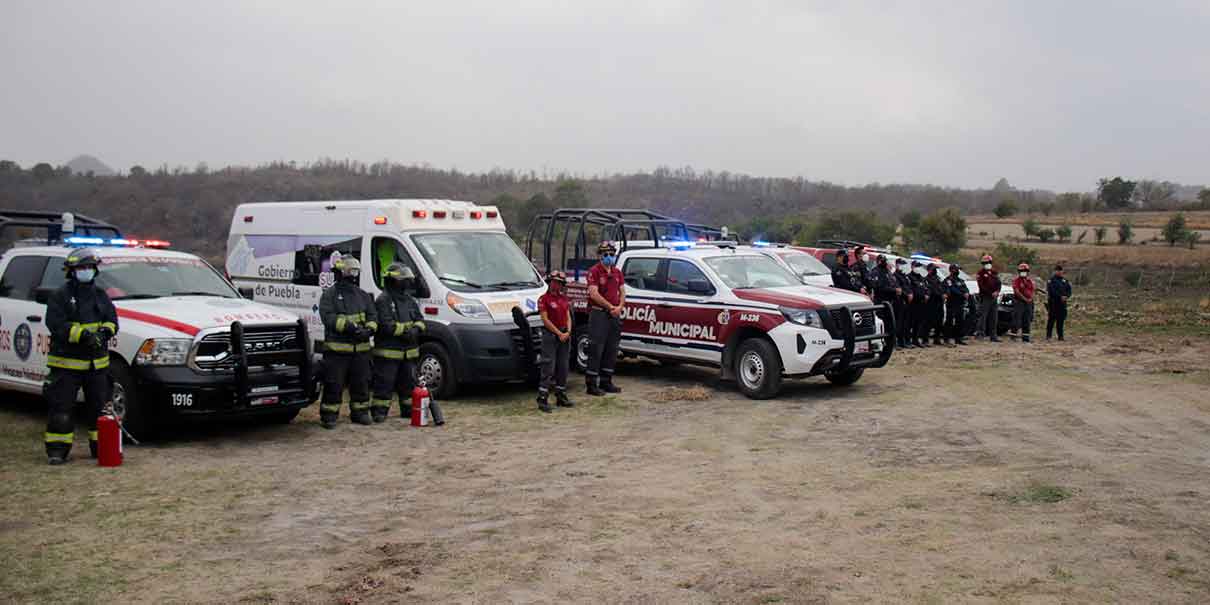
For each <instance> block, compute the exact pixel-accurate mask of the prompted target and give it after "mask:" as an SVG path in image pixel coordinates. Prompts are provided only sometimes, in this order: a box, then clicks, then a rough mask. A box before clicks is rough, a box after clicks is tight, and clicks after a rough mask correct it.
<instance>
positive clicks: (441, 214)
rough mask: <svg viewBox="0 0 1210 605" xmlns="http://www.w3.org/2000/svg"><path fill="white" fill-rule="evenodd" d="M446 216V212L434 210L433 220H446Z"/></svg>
mask: <svg viewBox="0 0 1210 605" xmlns="http://www.w3.org/2000/svg"><path fill="white" fill-rule="evenodd" d="M445 215H446V212H445V211H444V210H434V211H433V218H445Z"/></svg>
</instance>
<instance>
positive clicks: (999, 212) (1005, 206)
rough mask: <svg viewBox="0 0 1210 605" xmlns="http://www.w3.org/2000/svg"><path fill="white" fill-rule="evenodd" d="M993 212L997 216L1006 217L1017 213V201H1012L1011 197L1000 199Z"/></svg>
mask: <svg viewBox="0 0 1210 605" xmlns="http://www.w3.org/2000/svg"><path fill="white" fill-rule="evenodd" d="M995 213H996V216H997V217H999V218H1008V217H1010V216H1012V215H1014V214H1016V213H1017V202H1014V201H1013V200H1011V199H1004V200H1001V201H1000V203H999V204H997V205H996V210H995Z"/></svg>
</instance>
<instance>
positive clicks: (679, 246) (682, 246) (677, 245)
mask: <svg viewBox="0 0 1210 605" xmlns="http://www.w3.org/2000/svg"><path fill="white" fill-rule="evenodd" d="M693 246H694V244H693V242H669V243H668V247H669V248H673V249H675V250H688V249H690V248H692V247H693Z"/></svg>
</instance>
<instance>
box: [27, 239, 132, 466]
mask: <svg viewBox="0 0 1210 605" xmlns="http://www.w3.org/2000/svg"><path fill="white" fill-rule="evenodd" d="M100 264H101V256H100V254H98V253H97V252H96V250H92V249H89V248H84V249H81V250H75V251H73V252H72V253H71V254H70V255H68V257H67V260H65V261H64V262H63V270H64V271H66V272H67V283H65V284H63V285H62V286H60V287H59V289H58V290H55V292H54V294H52V295H51V296H50V299H49V300H48V301H47V303H46V327H47V328H48V329H49V330H50V354H49V355H48V356H47V357H46V365H47V368H48V369H49V373H48V374H47V377H46V383H45V384H44V385H43V387H42V390H43V394H44V395H45V396H46V401H47V406H48V410H47V411H48V414H47V419H46V435H45V440H46V457H47V461H48V462H49V463H50V464H55V465H58V464H63V463H64V462H67V456H68V454H69V453H71V445H72V440H73V437H74V433H75V422H74V421H73V420H72V411H73V408H74V407H75V404H76V391H78V390H80V389H81V388H82V389H83V390H84V403H85V406H86V408H85V414H87V416H88V419H87V424H88V449H89V452H90V453H91V454H92V457H93V458H96V457H97V417H99V416H100V415H101V412H102V410H103V409H104V408H105V406H106V404H108V403H109V397H110V391H111V389H112V383H111V382H110V377H109V341H110V339H111V338H113V336H114V335H115V334H117V333H118V314H117V311H116V310H115V309H114V306H113V302H111V301H110V300H109V296H108V295H106V294H105V290H103V289H101V288H98V287H97V286H96V278H97V270H98V269H97V268H98V267H99V266H100Z"/></svg>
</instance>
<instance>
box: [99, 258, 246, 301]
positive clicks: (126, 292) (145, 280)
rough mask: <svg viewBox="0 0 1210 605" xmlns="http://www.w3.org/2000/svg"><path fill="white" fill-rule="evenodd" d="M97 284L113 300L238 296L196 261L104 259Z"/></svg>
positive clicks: (209, 269)
mask: <svg viewBox="0 0 1210 605" xmlns="http://www.w3.org/2000/svg"><path fill="white" fill-rule="evenodd" d="M97 285H98V286H100V287H101V288H104V289H105V293H106V294H108V295H109V297H110V298H111V299H113V300H122V299H128V298H159V297H161V296H219V297H222V298H239V294H237V293H236V292H235V290H234V289H232V288H231V286H230V285H229V284H228V283H227V281H226V280H224V279H223V277H222V276H221V275H219V274H218V273H217V272H215V270H214V269H213V268H212V267H211V266H210V265H207V264H206V263H205V262H204V261H202V260H201V259H199V258H175V257H173V258H169V257H139V256H132V257H129V258H123V257H118V258H113V257H110V258H107V259H105V262H104V263H103V264H102V265H101V269H100V271H98V272H97Z"/></svg>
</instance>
